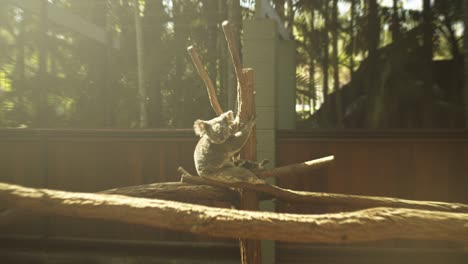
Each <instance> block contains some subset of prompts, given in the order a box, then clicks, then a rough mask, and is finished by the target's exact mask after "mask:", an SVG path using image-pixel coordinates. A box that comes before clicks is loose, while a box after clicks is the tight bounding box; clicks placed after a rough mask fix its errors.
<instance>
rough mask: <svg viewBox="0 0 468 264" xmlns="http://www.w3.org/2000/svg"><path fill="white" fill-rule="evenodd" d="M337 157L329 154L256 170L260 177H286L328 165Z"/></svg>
mask: <svg viewBox="0 0 468 264" xmlns="http://www.w3.org/2000/svg"><path fill="white" fill-rule="evenodd" d="M334 159H335V157H334V156H327V157H324V158H320V159H314V160H309V161H306V162H302V163H297V164H292V165H287V166H283V167H278V168H273V169H271V170H259V171H254V173H255V175H257V177H258V178H269V177H277V178H280V177H286V176H290V175H298V174H302V173H307V172H309V171H312V170H316V169H320V168H323V167H326V166H328V165H330V164H332V163H333V161H334Z"/></svg>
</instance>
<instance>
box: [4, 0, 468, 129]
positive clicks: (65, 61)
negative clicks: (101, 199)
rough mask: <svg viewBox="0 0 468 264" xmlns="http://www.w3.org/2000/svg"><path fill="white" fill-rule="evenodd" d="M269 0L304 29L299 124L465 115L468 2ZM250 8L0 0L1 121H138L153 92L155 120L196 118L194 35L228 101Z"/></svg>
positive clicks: (430, 124) (203, 100) (160, 123)
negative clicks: (66, 16) (70, 24)
mask: <svg viewBox="0 0 468 264" xmlns="http://www.w3.org/2000/svg"><path fill="white" fill-rule="evenodd" d="M18 2H21V4H18ZM271 5H272V6H274V8H275V10H276V11H277V13H278V15H279V17H280V18H282V19H283V21H284V24H285V27H286V28H287V29H288V30H289V31H290V33H291V35H293V36H294V38H295V39H296V41H297V68H296V69H297V70H296V72H297V76H296V79H297V90H296V92H297V105H296V111H297V118H298V125H299V128H313V127H332V128H343V127H359V128H459V127H463V125H464V124H463V120H464V119H466V114H465V113H464V110H463V109H464V102H463V93H462V92H463V87H464V86H463V85H464V82H463V77H464V72H463V52H462V51H463V49H462V47H463V41H462V40H463V31H464V26H463V25H464V24H463V19H464V18H465V16H464V13H463V9H464V5H463V1H461V0H434V1H429V0H392V1H390V0H333V1H326V0H316V1H308V0H274V1H271ZM47 6H49V7H50V6H52V7H54V8H59V9H60V10H63V11H65V12H68V13H70V14H74V15H76V16H78V17H80V18H82V19H83V20H85V21H88V22H90V23H92V24H94V25H96V26H97V27H99V28H101V29H103V30H104V31H105V32H106V36H105V38H106V39H107V43H105V44H103V43H100V42H98V41H96V40H94V39H91V38H89V37H87V36H84V35H82V34H80V33H78V32H76V31H74V30H71V29H70V28H67V27H66V26H64V25H62V24H60V23H55V22H53V21H51V20H49V19H48V17H49V16H48V13H47V12H48V10H49V8H46V7H47ZM34 7H35V8H36V9H35V11H32V10H34ZM254 7H255V1H254V0H228V1H220V0H219V1H218V0H138V1H135V0H48V1H47V0H30V1H23V0H22V1H19V0H18V1H15V0H0V127H51V128H62V127H63V128H64V127H67V128H103V127H105V128H136V127H140V125H141V121H140V116H141V112H142V110H141V104H142V103H143V104H144V106H145V108H144V111H145V112H146V115H147V124H146V125H145V127H149V128H165V127H170V128H189V127H191V125H192V122H193V120H194V119H196V118H210V117H212V116H213V113H212V110H211V108H209V107H208V102H207V96H206V91H205V87H204V85H203V83H202V81H201V80H200V79H199V77H198V75H197V74H196V72H195V70H194V68H193V66H192V63H191V61H190V57H189V56H188V55H187V52H186V47H187V46H189V45H192V44H195V45H196V48H197V50H198V51H199V53H200V54H201V56H202V57H203V61H204V63H205V65H206V67H207V71H208V73H209V75H210V77H211V79H212V80H213V82H215V84H216V87H218V88H219V91H218V94H219V96H220V100H221V103H222V105H225V106H228V105H230V106H232V105H233V98H235V96H233V95H232V94H231V93H232V92H231V93H230V91H233V89H232V88H233V87H235V85H236V81H235V78H234V77H233V74H232V71H233V69H232V67H231V65H230V63H229V60H228V54H227V48H226V44H225V41H224V36H223V34H222V31H221V29H220V25H221V22H222V21H223V20H226V19H229V20H230V21H231V22H232V23H233V25H234V26H235V29H236V32H238V34H236V35H237V36H238V37H239V39H238V42H239V45H240V46H242V42H241V40H242V21H244V20H245V19H252V18H253V17H254V14H255V10H254ZM135 12H136V13H135ZM135 14H136V15H137V18H138V19H139V20H140V23H135V22H136V19H135V18H136V17H135ZM137 29H140V30H141V39H140V41H141V43H142V44H143V45H141V49H142V50H141V51H140V52H141V54H142V57H143V59H142V63H143V64H142V65H141V66H142V67H141V69H142V71H143V72H142V76H143V80H139V75H138V66H137V65H138V56H137V48H138V45H137V37H136V35H137V34H136V32H137ZM114 43H117V44H118V45H117V46H115V45H114ZM140 83H141V85H142V87H140V89H139V85H140ZM141 89H144V91H145V96H144V97H145V98H141V95H140V94H141ZM225 108H227V107H225Z"/></svg>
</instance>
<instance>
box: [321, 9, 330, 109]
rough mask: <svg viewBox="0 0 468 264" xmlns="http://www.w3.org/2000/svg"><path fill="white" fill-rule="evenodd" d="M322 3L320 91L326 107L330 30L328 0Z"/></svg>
mask: <svg viewBox="0 0 468 264" xmlns="http://www.w3.org/2000/svg"><path fill="white" fill-rule="evenodd" d="M323 3H324V5H325V6H324V7H323V9H324V12H323V15H324V20H325V22H324V23H325V27H324V29H323V47H322V52H323V62H322V75H323V81H322V92H323V106H324V107H327V105H328V104H327V102H328V66H329V54H328V46H329V45H330V43H329V38H328V33H329V30H330V25H329V24H330V19H329V14H328V13H329V3H328V1H323ZM324 110H325V111H324V112H325V113H326V116H328V114H329V111H328V110H329V109H326V108H325V109H324Z"/></svg>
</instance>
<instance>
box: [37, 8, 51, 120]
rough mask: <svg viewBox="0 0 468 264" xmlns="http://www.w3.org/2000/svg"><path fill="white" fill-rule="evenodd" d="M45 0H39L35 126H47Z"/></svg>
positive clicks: (46, 24) (46, 15)
mask: <svg viewBox="0 0 468 264" xmlns="http://www.w3.org/2000/svg"><path fill="white" fill-rule="evenodd" d="M48 4H49V3H48V1H47V0H42V1H41V10H40V14H39V20H40V21H39V34H38V36H39V39H38V46H39V47H38V59H37V63H38V70H37V79H38V82H37V83H38V85H37V86H36V87H35V92H34V94H35V95H34V97H35V99H34V100H35V106H36V107H35V108H36V109H35V110H36V118H35V122H34V123H35V127H47V126H48V122H47V112H48V103H47V93H48V91H47V90H48V89H47V86H48V85H47V56H48V54H47V30H48V23H47V21H48V12H47V5H48Z"/></svg>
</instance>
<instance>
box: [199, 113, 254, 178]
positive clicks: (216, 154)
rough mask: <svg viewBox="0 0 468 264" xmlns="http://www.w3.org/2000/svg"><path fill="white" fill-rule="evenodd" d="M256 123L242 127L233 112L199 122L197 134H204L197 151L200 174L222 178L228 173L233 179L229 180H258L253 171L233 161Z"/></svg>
mask: <svg viewBox="0 0 468 264" xmlns="http://www.w3.org/2000/svg"><path fill="white" fill-rule="evenodd" d="M254 125H255V121H254V120H251V121H249V122H247V123H246V124H245V125H244V126H243V127H242V129H240V126H239V121H238V120H237V119H235V118H234V114H233V112H232V111H228V112H225V113H223V114H221V115H220V116H218V117H215V118H213V119H211V120H208V121H204V120H197V121H195V123H194V126H193V127H194V130H195V134H197V135H198V136H200V140H199V141H198V144H197V146H196V147H195V153H194V160H195V168H196V170H197V173H198V175H199V176H201V177H211V178H215V179H218V180H222V178H223V177H225V176H226V177H229V178H230V180H229V181H232V177H235V178H239V179H240V178H242V179H243V180H244V181H245V180H247V181H252V179H256V177H255V175H254V174H253V173H252V172H250V171H249V170H247V169H245V168H241V167H236V166H235V164H234V163H233V156H234V154H235V153H237V152H239V151H240V150H241V148H242V147H243V146H244V145H245V143H246V142H247V139H248V138H249V136H250V133H251V131H252V128H253V126H254ZM257 180H258V179H257Z"/></svg>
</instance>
